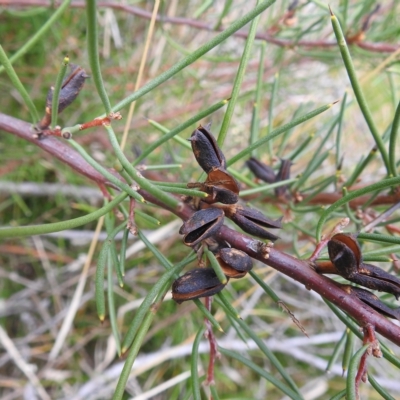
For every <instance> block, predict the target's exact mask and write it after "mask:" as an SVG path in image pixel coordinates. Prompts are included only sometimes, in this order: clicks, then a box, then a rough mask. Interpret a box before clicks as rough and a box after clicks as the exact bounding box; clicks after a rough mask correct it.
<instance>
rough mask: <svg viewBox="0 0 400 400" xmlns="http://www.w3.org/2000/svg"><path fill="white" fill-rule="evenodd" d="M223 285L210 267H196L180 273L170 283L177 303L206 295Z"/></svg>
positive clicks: (220, 288) (214, 292) (213, 292)
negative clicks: (179, 275)
mask: <svg viewBox="0 0 400 400" xmlns="http://www.w3.org/2000/svg"><path fill="white" fill-rule="evenodd" d="M224 287H225V285H224V284H222V283H221V282H220V280H219V279H218V277H217V275H216V274H215V272H214V270H213V269H212V268H196V269H193V270H192V271H189V272H187V273H186V274H184V275H182V276H181V277H180V278H178V279H177V280H176V281H175V282H174V283H173V284H172V298H173V299H174V300H175V301H176V302H177V303H182V302H183V301H187V300H193V299H198V298H199V297H208V296H212V295H214V294H217V293H219V292H220V291H221V290H222V289H223V288H224Z"/></svg>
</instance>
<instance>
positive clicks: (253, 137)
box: [249, 43, 266, 158]
mask: <svg viewBox="0 0 400 400" xmlns="http://www.w3.org/2000/svg"><path fill="white" fill-rule="evenodd" d="M265 48H266V43H262V44H261V47H260V61H259V64H258V72H257V87H256V98H255V101H254V104H253V112H252V116H251V128H250V138H249V144H250V145H251V144H253V143H254V142H256V141H257V140H258V137H259V132H260V104H261V99H262V93H263V91H262V89H263V83H264V60H265ZM252 155H253V157H256V158H257V151H256V150H253V152H252Z"/></svg>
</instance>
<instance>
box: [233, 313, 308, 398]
mask: <svg viewBox="0 0 400 400" xmlns="http://www.w3.org/2000/svg"><path fill="white" fill-rule="evenodd" d="M237 323H238V324H239V325H240V327H241V328H242V329H243V330H244V331H245V332H246V333H247V335H249V336H250V337H251V338H252V339H253V340H254V341H255V343H256V344H257V346H258V348H259V349H260V350H261V351H262V352H263V353H264V354H265V355H266V356H267V358H268V359H269V360H270V361H271V364H272V365H273V366H274V367H275V368H276V369H277V370H278V372H279V373H280V374H281V375H282V377H283V379H284V380H285V381H286V382H287V383H288V385H289V386H290V387H291V388H292V390H293V391H294V392H295V393H297V394H298V396H299V398H302V396H301V394H300V391H299V389H298V387H297V385H296V383H295V382H294V381H293V379H292V377H291V376H290V375H289V374H288V372H287V370H286V369H285V368H284V367H283V365H282V364H281V363H280V362H279V360H278V359H277V358H276V356H275V355H274V354H273V353H272V351H271V350H270V349H269V348H268V347H267V346H266V345H265V343H264V342H263V341H262V340H261V339H260V338H259V337H258V336H257V335H256V334H255V332H254V331H253V330H252V329H251V328H250V327H249V326H248V325H247V324H246V323H245V322H244V321H243V320H241V319H238V320H237Z"/></svg>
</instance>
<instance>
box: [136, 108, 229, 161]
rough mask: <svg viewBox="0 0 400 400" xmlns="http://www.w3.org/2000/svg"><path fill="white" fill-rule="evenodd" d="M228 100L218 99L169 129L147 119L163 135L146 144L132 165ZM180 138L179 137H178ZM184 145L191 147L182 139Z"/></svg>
mask: <svg viewBox="0 0 400 400" xmlns="http://www.w3.org/2000/svg"><path fill="white" fill-rule="evenodd" d="M228 101H229V100H222V101H219V102H218V103H215V104H213V105H212V106H211V107H210V108H207V109H206V110H204V111H201V112H199V113H198V114H196V115H195V116H193V117H192V118H189V119H188V120H187V121H185V122H183V123H182V124H180V125H178V126H177V127H176V128H174V129H171V130H169V129H168V128H166V127H164V126H163V125H161V124H159V123H158V122H156V121H153V120H151V119H149V120H148V121H149V123H150V124H151V125H153V126H155V127H156V128H157V129H159V130H160V131H161V132H163V133H165V135H164V136H162V137H161V138H159V139H157V140H156V141H154V142H153V143H152V144H151V145H150V146H148V147H147V148H146V149H144V151H143V153H142V154H140V155H139V157H137V158H136V160H135V161H134V163H133V165H138V164H139V162H140V161H142V160H143V159H144V158H146V157H147V156H148V155H149V154H151V153H152V152H153V151H154V150H155V149H156V148H157V147H160V146H161V145H162V144H163V143H165V142H166V141H168V140H169V139H171V138H176V135H178V134H179V133H180V132H182V131H184V130H185V129H187V128H189V127H190V126H191V125H193V124H195V123H197V122H199V121H200V120H202V119H203V118H205V117H208V116H209V115H211V114H212V113H214V112H215V111H217V110H219V109H220V108H222V107H223V106H224V105H226V104H227V103H228ZM179 139H181V138H179ZM184 143H185V145H184V146H185V147H187V148H189V149H191V146H190V144H189V142H187V141H184Z"/></svg>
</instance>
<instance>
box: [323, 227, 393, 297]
mask: <svg viewBox="0 0 400 400" xmlns="http://www.w3.org/2000/svg"><path fill="white" fill-rule="evenodd" d="M328 253H329V258H330V260H331V262H332V263H333V265H334V266H335V268H336V270H337V272H338V274H340V275H342V276H343V277H344V278H346V279H347V280H349V281H351V282H354V283H358V284H359V285H362V286H364V287H367V288H369V289H373V290H378V291H381V292H386V293H391V294H393V295H394V296H395V297H396V299H398V298H399V296H400V279H399V278H397V277H395V276H394V275H391V274H389V273H388V272H386V271H384V270H383V269H381V268H378V267H376V266H374V265H371V264H365V263H363V260H362V254H361V249H360V246H359V244H358V242H357V240H356V236H355V235H351V234H346V233H338V234H336V235H334V236H333V237H332V239H331V240H330V241H329V242H328Z"/></svg>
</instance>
